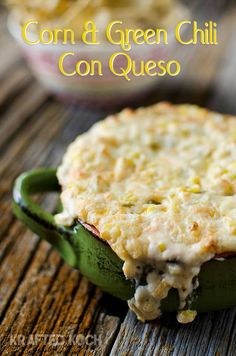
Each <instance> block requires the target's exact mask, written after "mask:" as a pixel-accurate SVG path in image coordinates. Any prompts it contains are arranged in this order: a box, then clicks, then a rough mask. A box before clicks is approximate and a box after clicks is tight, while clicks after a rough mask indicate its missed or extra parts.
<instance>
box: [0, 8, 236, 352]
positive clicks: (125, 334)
mask: <svg viewBox="0 0 236 356" xmlns="http://www.w3.org/2000/svg"><path fill="white" fill-rule="evenodd" d="M192 3H194V6H195V11H196V12H195V13H196V14H198V16H202V14H204V15H206V9H207V8H208V11H209V13H210V14H211V15H212V16H213V14H214V16H215V17H216V18H217V21H218V24H219V27H220V30H219V31H220V44H219V46H217V47H215V48H209V47H207V48H206V47H199V46H198V47H194V46H192V47H191V48H190V47H188V48H187V47H183V46H178V47H176V49H175V52H174V55H175V56H176V58H178V59H179V60H180V61H181V63H182V72H183V74H181V75H180V76H179V77H176V78H173V80H171V81H168V80H164V81H163V80H162V81H159V82H158V83H157V85H156V88H155V90H154V91H153V93H152V95H150V97H149V98H148V99H147V98H145V99H144V100H143V102H139V103H137V104H136V105H137V106H138V105H148V104H149V103H152V102H155V101H159V100H171V101H173V102H175V103H179V102H187V101H188V102H191V103H196V104H200V105H204V106H207V107H210V108H213V109H216V110H219V111H223V112H229V113H232V114H236V100H235V97H236V84H235V83H236V81H235V74H236V73H235V72H236V70H235V59H236V37H235V35H234V34H235V31H236V24H235V19H236V11H235V10H234V9H232V10H230V11H228V12H225V13H223V14H222V12H220V11H222V9H224V7H225V2H223V1H217V2H216V1H209V2H208V5H207V2H203V3H201V6H199V1H194V2H192ZM202 4H203V5H202ZM209 4H210V5H209ZM209 6H210V8H209ZM213 9H214V11H213ZM219 10H220V11H219ZM0 48H1V52H0V226H1V228H0V323H1V324H0V349H1V354H3V355H15V354H17V355H18V354H19V355H96V356H100V355H102V356H103V355H109V354H111V355H115V356H116V355H125V356H126V355H181V356H182V355H192V356H195V355H199V356H201V355H232V356H233V355H236V341H235V340H236V331H235V323H236V308H234V309H231V310H226V311H221V312H217V313H208V314H202V315H199V316H198V317H197V320H196V321H195V322H194V323H192V324H190V325H179V324H178V323H177V322H176V320H175V316H174V315H171V314H167V315H164V316H163V317H162V318H161V319H160V320H157V321H155V322H152V323H145V324H143V323H141V322H138V321H137V319H136V318H135V316H134V315H133V314H132V313H131V312H130V311H128V308H127V305H126V303H124V302H121V301H118V300H116V299H115V298H112V297H110V296H108V295H106V294H103V293H102V292H101V291H100V290H99V289H98V288H96V287H95V286H93V285H92V284H91V283H89V282H88V281H87V280H86V279H85V278H84V277H82V276H81V275H80V273H79V272H78V271H76V270H73V269H71V268H70V267H68V266H67V265H65V264H64V263H63V261H62V260H61V258H60V257H59V256H58V254H57V253H56V252H55V251H54V250H52V249H51V247H50V246H49V245H48V244H47V243H46V242H43V241H40V240H39V238H38V237H37V236H35V235H33V234H32V233H31V232H30V231H28V230H26V229H25V227H24V226H23V225H22V224H21V223H20V222H19V221H17V220H16V219H15V218H14V216H13V215H12V213H11V188H12V184H13V181H14V179H15V178H16V177H17V176H18V175H19V174H20V173H21V172H22V171H26V170H28V169H32V168H36V167H40V166H47V167H49V166H55V167H56V166H57V165H58V163H59V162H60V159H61V157H62V155H63V153H64V151H65V149H66V147H67V145H68V143H69V142H71V141H72V140H73V139H74V138H75V137H76V136H77V135H78V134H79V133H82V132H84V131H86V130H87V129H88V128H89V127H90V126H91V125H92V124H93V123H94V122H96V121H97V120H99V119H101V118H103V117H104V116H106V115H107V114H108V112H109V110H108V111H105V110H101V109H100V110H98V109H96V110H95V109H88V108H87V109H86V108H82V107H74V106H71V105H66V104H63V103H59V102H58V101H57V100H55V99H53V98H51V97H49V96H48V94H47V93H46V92H45V91H44V89H43V88H41V87H40V86H39V84H38V83H37V82H36V81H35V80H34V79H33V78H32V76H31V73H30V71H29V69H28V68H27V66H26V64H25V62H24V61H23V60H22V58H21V55H20V52H19V49H18V47H17V46H16V45H15V43H14V41H13V40H12V39H11V38H10V37H9V35H8V33H7V30H6V12H5V11H4V10H1V9H0ZM170 55H173V54H170ZM110 112H111V111H110ZM55 201H56V198H55V197H54V196H48V197H45V198H43V200H42V204H43V205H44V207H46V208H47V209H49V210H53V209H54V208H55ZM46 336H47V337H48V338H47V339H46V340H45V339H44V338H45V337H46ZM86 336H92V337H93V339H92V340H91V338H90V339H89V338H88V339H86ZM35 337H38V340H36V339H35ZM50 337H51V338H50ZM55 341H56V342H55Z"/></svg>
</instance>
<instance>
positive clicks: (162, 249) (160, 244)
mask: <svg viewBox="0 0 236 356" xmlns="http://www.w3.org/2000/svg"><path fill="white" fill-rule="evenodd" d="M158 248H159V251H160V252H164V251H165V250H166V245H165V244H164V243H163V242H161V243H159V245H158Z"/></svg>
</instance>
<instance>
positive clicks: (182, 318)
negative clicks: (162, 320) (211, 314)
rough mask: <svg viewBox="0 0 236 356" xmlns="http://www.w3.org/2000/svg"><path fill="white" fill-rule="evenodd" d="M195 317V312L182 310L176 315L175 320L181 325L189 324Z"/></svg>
mask: <svg viewBox="0 0 236 356" xmlns="http://www.w3.org/2000/svg"><path fill="white" fill-rule="evenodd" d="M196 316H197V312H196V310H183V311H180V312H179V313H178V315H177V320H178V322H179V323H181V324H187V323H191V322H192V321H193V320H194V319H195V318H196Z"/></svg>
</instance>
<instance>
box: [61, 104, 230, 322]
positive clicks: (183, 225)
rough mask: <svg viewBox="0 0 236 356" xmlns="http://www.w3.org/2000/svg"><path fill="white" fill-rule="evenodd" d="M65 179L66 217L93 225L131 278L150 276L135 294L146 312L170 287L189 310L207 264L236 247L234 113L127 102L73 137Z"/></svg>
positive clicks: (182, 317) (150, 314)
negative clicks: (139, 105) (132, 105)
mask: <svg viewBox="0 0 236 356" xmlns="http://www.w3.org/2000/svg"><path fill="white" fill-rule="evenodd" d="M58 179H59V182H60V184H61V186H62V194H61V199H62V204H63V212H62V213H61V214H59V215H57V217H56V220H57V222H58V223H60V224H64V225H71V224H72V223H73V222H74V220H77V219H80V220H82V221H83V222H85V223H87V224H90V225H92V226H94V227H95V228H96V229H97V230H98V231H99V233H100V236H101V238H102V239H104V240H106V241H107V242H108V244H109V245H110V246H111V248H112V249H113V250H114V251H115V252H116V254H117V255H118V256H119V257H120V258H121V259H122V260H123V261H124V265H123V270H124V273H125V276H126V277H127V278H129V279H136V280H137V281H139V280H140V278H141V276H142V280H143V276H144V275H145V282H144V283H143V282H142V284H141V283H140V284H137V288H136V291H135V295H134V297H133V298H132V299H131V300H130V301H129V306H130V308H131V309H132V310H134V311H135V313H136V314H137V316H138V318H139V319H140V320H149V319H154V318H156V317H158V316H159V315H160V303H161V300H162V299H163V298H165V297H166V296H167V294H168V292H169V290H170V289H171V288H176V289H177V290H178V292H179V297H180V306H179V307H180V310H181V309H183V308H185V309H186V308H187V305H186V298H187V297H188V296H189V295H190V294H191V292H192V291H193V289H194V288H196V287H197V285H198V283H197V278H196V276H197V275H198V273H199V271H200V267H201V265H202V264H203V263H204V262H205V261H207V260H209V259H211V258H213V257H214V255H216V254H221V253H225V252H233V251H236V204H235V202H236V199H235V192H236V119H235V118H234V117H231V116H226V115H221V114H218V113H214V112H209V111H207V110H206V109H202V108H199V107H197V106H193V105H178V106H174V105H171V104H169V103H160V104H157V105H155V106H151V107H149V108H140V109H138V110H136V111H132V110H130V109H126V110H124V111H122V112H121V113H119V114H117V115H113V116H110V117H108V118H106V119H105V120H103V121H101V122H98V123H97V124H95V125H94V126H93V127H92V128H91V129H90V130H89V131H88V132H87V133H85V134H83V135H81V136H79V137H78V138H77V139H76V140H75V142H74V143H72V144H71V145H70V146H69V149H68V151H67V153H66V154H65V156H64V159H63V162H62V164H61V166H60V167H59V169H58ZM195 314H196V313H195V312H194V311H190V310H189V311H188V310H187V311H184V312H183V311H181V312H180V314H179V316H178V319H179V321H180V322H187V321H191V320H193V319H194V317H195Z"/></svg>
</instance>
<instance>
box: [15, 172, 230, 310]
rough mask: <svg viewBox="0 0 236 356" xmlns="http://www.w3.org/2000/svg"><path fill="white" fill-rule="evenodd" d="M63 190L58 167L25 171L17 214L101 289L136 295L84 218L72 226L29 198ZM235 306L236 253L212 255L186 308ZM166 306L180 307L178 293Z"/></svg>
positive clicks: (19, 182)
mask: <svg viewBox="0 0 236 356" xmlns="http://www.w3.org/2000/svg"><path fill="white" fill-rule="evenodd" d="M47 192H60V186H59V184H58V181H57V178H56V170H55V169H40V170H35V171H30V172H26V173H24V174H22V175H21V176H20V177H19V178H18V179H17V180H16V182H15V186H14V191H13V200H14V202H13V209H14V213H15V215H16V216H17V217H18V218H19V219H20V220H21V221H22V222H23V223H24V224H25V225H26V226H28V227H29V228H30V229H31V230H32V231H33V232H34V233H36V234H38V235H39V236H40V237H41V238H42V239H45V240H47V241H48V242H49V243H50V244H51V245H52V246H54V247H55V248H56V249H57V251H58V252H59V253H60V255H61V256H62V258H63V259H64V260H65V261H66V262H67V263H68V264H69V265H70V266H72V267H74V268H77V269H79V270H80V272H81V273H82V274H83V275H84V276H85V277H87V278H88V279H89V280H90V281H91V282H93V283H94V284H96V285H97V286H98V287H100V288H101V289H102V290H104V291H106V292H108V293H110V294H111V295H113V296H115V297H118V298H120V299H123V300H128V299H130V298H131V297H132V296H133V294H134V289H135V288H134V286H135V285H134V282H132V281H129V280H126V279H125V276H124V274H123V271H122V264H123V262H122V261H121V260H120V258H119V257H118V256H117V255H116V254H115V253H114V252H113V251H112V249H111V248H110V247H109V246H108V244H107V243H105V242H104V241H102V240H100V239H99V238H98V237H96V236H94V235H93V234H92V233H91V232H89V231H87V230H86V229H85V228H84V227H83V226H82V225H81V224H80V223H77V224H76V225H74V226H73V227H71V228H66V227H64V226H59V225H57V224H56V223H55V220H54V217H53V215H52V214H50V213H48V212H46V211H45V210H43V209H42V208H41V207H40V206H39V205H37V204H35V203H34V202H33V201H32V200H31V198H30V197H31V196H32V195H33V194H36V193H37V194H38V193H47ZM234 305H236V257H228V258H226V259H224V260H211V261H209V262H207V263H205V264H204V265H203V266H202V268H201V272H200V274H199V287H198V288H197V289H196V291H195V293H194V295H193V296H192V297H191V300H189V301H188V306H187V307H188V308H191V309H196V310H198V311H210V310H217V309H223V308H228V307H232V306H234ZM161 308H162V310H163V311H175V310H177V309H178V294H177V292H176V290H171V291H170V293H169V294H168V296H167V298H165V299H164V300H163V301H162V306H161Z"/></svg>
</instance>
